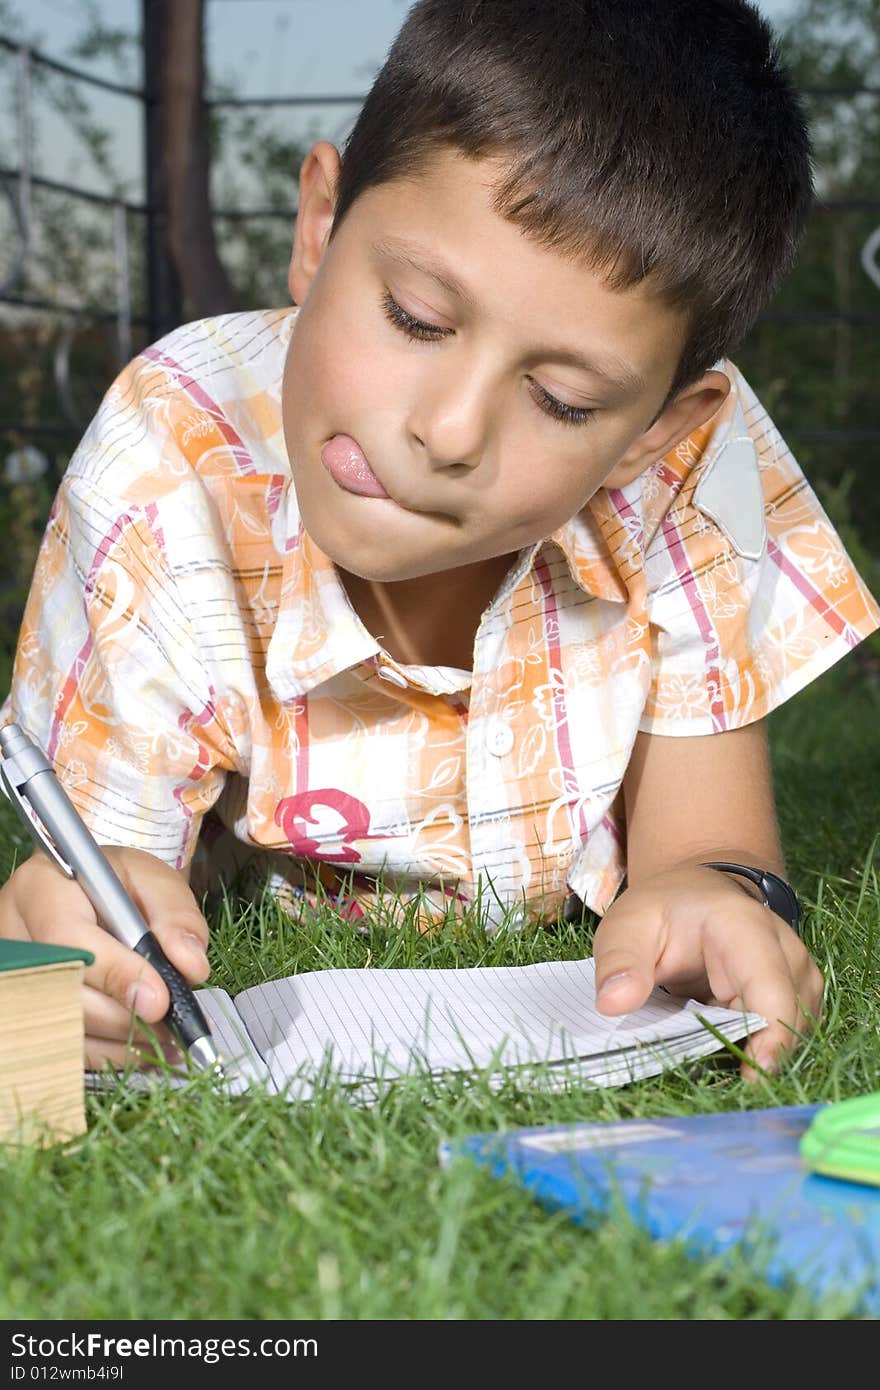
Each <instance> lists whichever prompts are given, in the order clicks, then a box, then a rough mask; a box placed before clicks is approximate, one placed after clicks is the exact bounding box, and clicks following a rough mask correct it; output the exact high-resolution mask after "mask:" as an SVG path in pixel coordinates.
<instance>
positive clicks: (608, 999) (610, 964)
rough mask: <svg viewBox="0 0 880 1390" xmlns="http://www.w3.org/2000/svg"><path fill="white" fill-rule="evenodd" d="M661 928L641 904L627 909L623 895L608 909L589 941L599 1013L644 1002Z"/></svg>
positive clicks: (652, 977)
mask: <svg viewBox="0 0 880 1390" xmlns="http://www.w3.org/2000/svg"><path fill="white" fill-rule="evenodd" d="M664 944H665V928H664V926H663V923H662V921H661V920H660V919H659V918H658V917H657V916H656V915H650V914H648V913H646V912H645V910H644V906H642V907H640V908H637V910H634V911H632V910H630V909H629V908H628V906H627V902H626V898H620V899H618V901H617V902H616V903H614V904H613V906H612V907H610V908H609V909H608V911H607V912H606V914H605V916H604V917H603V918H602V921H601V922H600V924H599V927H598V929H597V931H596V936H595V938H594V941H593V958H594V960H595V963H596V1007H597V1008H598V1009H599V1012H600V1013H603V1014H611V1015H616V1014H625V1013H630V1012H631V1011H632V1010H633V1009H638V1008H640V1007H641V1005H642V1004H644V1002H645V1000H646V999H647V998H648V995H649V994H650V993H651V990H652V989H653V988H654V981H655V972H656V968H657V961H658V960H659V958H660V956H661V955H662V954H663V948H664Z"/></svg>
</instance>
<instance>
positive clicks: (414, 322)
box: [382, 290, 596, 425]
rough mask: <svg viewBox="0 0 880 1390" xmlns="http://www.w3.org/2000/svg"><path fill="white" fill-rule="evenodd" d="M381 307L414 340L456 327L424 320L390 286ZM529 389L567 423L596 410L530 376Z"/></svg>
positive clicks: (434, 339)
mask: <svg viewBox="0 0 880 1390" xmlns="http://www.w3.org/2000/svg"><path fill="white" fill-rule="evenodd" d="M382 310H383V312H384V314H385V317H386V318H387V319H388V321H389V322H390V323H392V324H393V325H394V327H395V328H397V329H399V330H400V332H401V333H403V334H405V336H406V337H407V338H409V339H411V340H412V341H413V342H418V343H436V342H437V341H438V340H439V339H440V338H446V337H448V336H449V334H450V333H452V331H453V330H452V329H451V328H441V327H440V325H439V324H436V323H425V321H424V319H417V318H415V317H414V316H413V315H412V314H408V313H407V311H406V309H404V308H403V307H402V306H401V305H400V304H398V302H397V300H396V299H395V298H394V296H393V295H392V294H391V292H390V291H389V290H386V291H385V293H384V294H383V296H382ZM529 389H530V390H531V393H532V396H533V398H534V400H535V403H536V404H537V406H538V408H539V409H540V410H543V411H544V413H545V415H550V416H552V417H553V419H554V420H560V421H561V422H562V423H563V424H565V425H585V424H586V423H587V421H588V420H592V418H593V416H594V415H595V413H596V411H595V409H594V408H593V407H589V408H587V407H585V406H576V405H568V404H566V402H565V401H560V400H557V399H556V397H555V396H551V395H550V392H549V391H545V390H544V388H543V386H539V385H538V383H537V381H534V380H533V379H532V378H530V379H529Z"/></svg>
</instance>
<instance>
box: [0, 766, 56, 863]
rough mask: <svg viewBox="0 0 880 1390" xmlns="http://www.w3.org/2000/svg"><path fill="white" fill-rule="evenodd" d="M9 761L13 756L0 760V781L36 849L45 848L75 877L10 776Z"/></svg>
mask: <svg viewBox="0 0 880 1390" xmlns="http://www.w3.org/2000/svg"><path fill="white" fill-rule="evenodd" d="M10 761H11V762H13V764H14V761H15V760H14V758H13V759H8V758H4V759H3V761H2V762H0V782H2V783H3V790H4V791H5V792H6V795H7V796H8V797H10V798H11V800H13V801H15V802H16V803H17V805H18V806H19V808H20V810H21V815H22V820H23V821H24V823H25V825H26V826H27V828H28V830H29V831H30V832H31V835H32V836H33V839H34V843H35V844H36V846H37V849H42V850H45V852H46V853H47V854H48V855H50V856H51V857H52V858H53V859H54V860H55V863H56V864H57V865H58V867H59V869H60V870H61V872H62V873H63V874H64V875H65V877H66V878H75V874H74V872H73V869H72V868H71V867H70V865H69V864H68V862H67V860H66V859H64V858H63V857H62V855H60V854H59V852H58V849H57V847H56V845H55V842H54V840H53V839H52V836H51V835H50V834H49V832H48V830H47V829H46V827H45V826H44V824H43V822H42V821H41V820H40V818H39V816H38V815H37V813H36V811H35V810H34V808H33V806H32V805H31V803H30V802H29V801H28V799H27V794H26V793H25V792H23V791H22V790H21V788H20V787H19V786H17V785H16V782H15V780H14V778H13V777H11V776H10V774H9V770H8V768H7V766H6V764H7V762H10Z"/></svg>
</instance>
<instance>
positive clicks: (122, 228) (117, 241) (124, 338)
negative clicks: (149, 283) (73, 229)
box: [113, 203, 131, 369]
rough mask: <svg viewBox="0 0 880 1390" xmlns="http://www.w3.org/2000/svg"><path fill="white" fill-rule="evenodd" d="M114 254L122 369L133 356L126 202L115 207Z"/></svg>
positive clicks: (117, 327)
mask: <svg viewBox="0 0 880 1390" xmlns="http://www.w3.org/2000/svg"><path fill="white" fill-rule="evenodd" d="M113 256H114V261H115V266H116V360H117V363H118V365H119V367H120V369H121V368H122V367H124V366H125V364H126V362H127V361H128V359H129V358H130V357H131V281H130V277H129V268H128V222H127V218H126V212H125V204H124V203H117V204H116V205H115V207H114V208H113Z"/></svg>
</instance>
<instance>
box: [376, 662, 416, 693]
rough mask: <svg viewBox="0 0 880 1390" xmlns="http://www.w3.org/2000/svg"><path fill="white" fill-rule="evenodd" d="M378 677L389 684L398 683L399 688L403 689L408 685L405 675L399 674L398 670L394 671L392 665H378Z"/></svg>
mask: <svg viewBox="0 0 880 1390" xmlns="http://www.w3.org/2000/svg"><path fill="white" fill-rule="evenodd" d="M379 677H380V679H381V680H383V681H388V683H389V684H390V685H399V686H400V688H401V690H405V689H406V687H407V686H408V685H409V681H408V680H407V678H406V676H404V675H401V673H400V671H395V669H394V667H393V666H380V667H379Z"/></svg>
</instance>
